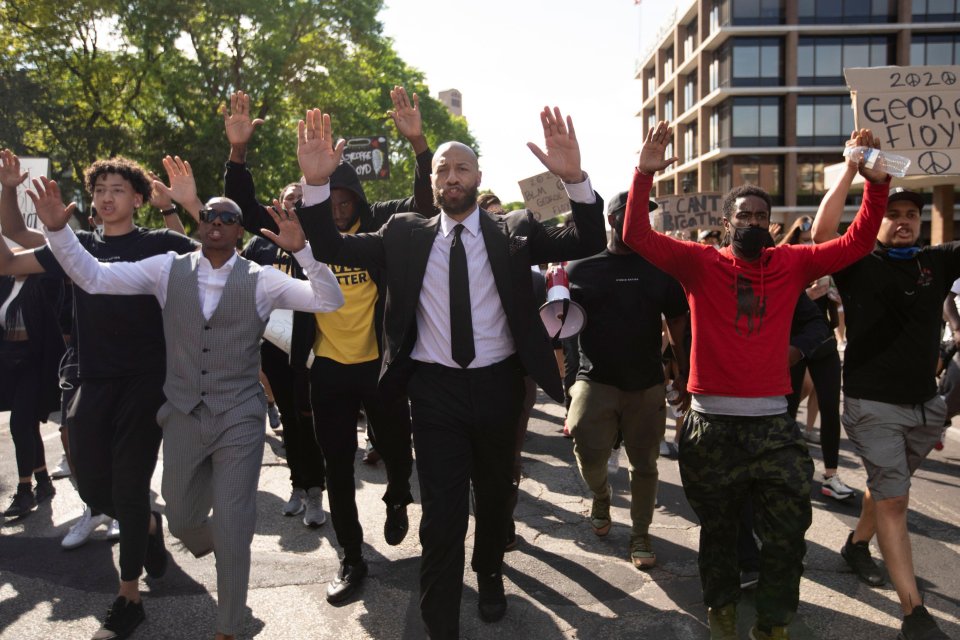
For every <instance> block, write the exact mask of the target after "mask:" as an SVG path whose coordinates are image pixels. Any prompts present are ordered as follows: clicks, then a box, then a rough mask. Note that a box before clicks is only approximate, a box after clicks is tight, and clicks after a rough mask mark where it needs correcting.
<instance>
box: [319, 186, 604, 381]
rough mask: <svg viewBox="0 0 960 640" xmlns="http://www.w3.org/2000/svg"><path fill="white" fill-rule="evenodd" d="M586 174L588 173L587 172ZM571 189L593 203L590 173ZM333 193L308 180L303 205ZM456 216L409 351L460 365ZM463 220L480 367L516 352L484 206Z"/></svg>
mask: <svg viewBox="0 0 960 640" xmlns="http://www.w3.org/2000/svg"><path fill="white" fill-rule="evenodd" d="M584 175H586V174H584ZM564 187H565V188H566V190H567V195H568V196H569V197H570V199H571V200H573V201H574V202H580V203H584V204H591V203H593V202H596V194H594V192H593V187H592V186H591V184H590V178H589V177H586V178H585V179H584V181H583V182H579V183H576V184H567V183H564ZM328 197H330V186H329V183H328V184H326V185H323V186H311V185H307V184H304V185H303V205H304V206H311V205H315V204H319V203H321V202H323V201H324V200H326V199H327V198H328ZM457 224H458V223H457V221H456V220H454V219H453V218H451V217H450V216H448V215H447V213H446V212H444V211H442V212H441V213H440V230H439V233H437V237H436V239H435V240H434V242H433V247H432V248H431V249H430V257H429V259H428V261H427V270H426V273H425V274H424V276H423V286H422V287H421V288H420V300H419V303H418V304H417V342H416V344H415V345H414V347H413V351H412V352H411V353H410V357H411V358H412V359H413V360H418V361H420V362H433V363H436V364H442V365H444V366H447V367H451V368H454V369H460V368H461V367H460V365H458V364H457V363H456V362H454V360H453V355H452V351H453V350H452V347H451V344H450V247H451V244H452V242H453V238H454V232H453V228H454V227H455V226H456V225H457ZM462 224H463V225H464V227H465V228H464V230H463V232H461V234H460V240H461V241H462V242H463V248H464V250H465V251H466V254H467V273H468V277H469V279H470V310H471V314H472V317H473V347H474V353H475V354H476V357H474V359H473V362H471V363H470V365H469V366H468V367H467V368H469V369H475V368H478V367H486V366H489V365H491V364H496V363H497V362H500V361H501V360H505V359H506V358H508V357H510V356H511V355H512V354H513V353H515V352H516V350H517V348H516V345H515V344H514V342H513V335H512V334H511V333H510V327H509V326H508V325H507V316H506V314H505V313H504V311H503V305H502V304H501V302H500V294H499V292H498V291H497V284H496V282H495V281H494V279H493V271H492V270H491V268H490V260H489V258H488V257H487V247H486V245H485V244H484V242H483V235H482V232H481V230H480V208H479V207H476V208H474V210H473V212H472V213H470V215H469V216H467V217H466V218H465V219H464V220H463V222H462Z"/></svg>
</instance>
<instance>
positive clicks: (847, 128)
mask: <svg viewBox="0 0 960 640" xmlns="http://www.w3.org/2000/svg"><path fill="white" fill-rule="evenodd" d="M851 131H853V108H852V107H851V104H850V96H849V95H840V96H799V97H798V98H797V144H798V145H801V146H809V145H818V146H819V145H830V146H833V145H841V144H843V143H844V141H845V140H846V139H847V138H849V137H850V132H851Z"/></svg>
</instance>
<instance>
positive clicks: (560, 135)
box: [527, 107, 584, 182]
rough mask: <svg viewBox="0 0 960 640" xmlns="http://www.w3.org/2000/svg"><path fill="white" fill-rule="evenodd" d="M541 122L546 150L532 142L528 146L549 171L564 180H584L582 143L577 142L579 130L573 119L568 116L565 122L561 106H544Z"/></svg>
mask: <svg viewBox="0 0 960 640" xmlns="http://www.w3.org/2000/svg"><path fill="white" fill-rule="evenodd" d="M540 122H541V124H543V140H544V146H545V147H546V148H547V150H546V152H544V151H543V150H542V149H541V148H540V147H538V146H537V145H535V144H534V143H532V142H528V143H527V147H529V148H530V151H532V152H533V155H535V156H537V159H538V160H540V162H542V163H543V166H545V167H546V168H547V170H548V171H550V172H551V173H553V174H555V175H557V176H559V177H560V179H561V180H563V181H564V182H583V179H584V176H583V169H581V168H580V143H578V142H577V132H576V131H574V129H573V120H572V119H571V118H570V116H567V120H566V123H564V120H563V116H562V115H561V114H560V108H559V107H554V108H553V111H552V112H551V111H550V107H544V108H543V111H541V112H540Z"/></svg>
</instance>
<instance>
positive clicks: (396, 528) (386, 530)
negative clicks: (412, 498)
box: [383, 504, 410, 547]
mask: <svg viewBox="0 0 960 640" xmlns="http://www.w3.org/2000/svg"><path fill="white" fill-rule="evenodd" d="M409 528H410V521H409V520H407V505H405V504H395V505H387V521H386V522H384V523H383V538H384V540H386V541H387V544H389V545H390V546H392V547H395V546H397V545H398V544H400V543H401V542H403V539H404V538H406V537H407V529H409Z"/></svg>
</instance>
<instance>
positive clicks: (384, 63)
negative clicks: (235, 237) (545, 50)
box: [0, 0, 476, 199]
mask: <svg viewBox="0 0 960 640" xmlns="http://www.w3.org/2000/svg"><path fill="white" fill-rule="evenodd" d="M381 6H382V2H380V1H379V0H374V1H372V2H371V1H369V0H339V1H338V2H322V1H320V0H230V1H227V0H214V1H213V2H205V3H195V2H187V1H185V0H130V1H128V2H116V1H111V0H81V1H80V2H74V3H66V4H64V3H59V2H54V1H52V0H30V1H29V2H28V1H26V0H0V23H2V24H3V25H4V29H3V30H0V91H2V95H3V96H4V99H3V100H0V146H8V147H10V148H12V149H14V151H16V152H17V153H19V154H21V155H42V156H48V157H50V158H51V159H52V161H53V165H54V173H55V175H58V176H59V175H61V174H67V175H72V177H73V182H74V184H73V185H70V184H66V185H64V187H65V189H67V190H68V191H67V192H68V193H69V189H70V188H71V187H74V188H75V186H76V184H79V179H80V176H82V171H83V169H84V168H85V167H86V166H87V165H88V164H89V163H90V162H92V161H93V160H95V159H97V158H102V157H109V156H112V155H118V154H120V155H126V156H128V157H131V158H134V159H136V160H138V161H140V162H142V163H143V164H144V165H146V166H148V167H150V168H152V169H153V170H154V171H157V172H158V173H159V174H160V175H161V176H162V171H161V166H160V159H161V158H162V157H163V156H164V155H167V154H170V155H179V156H181V157H183V158H185V159H188V160H189V161H190V163H191V165H192V166H193V168H194V172H195V174H196V176H197V182H198V190H199V193H200V194H201V197H206V196H209V195H213V194H218V193H221V192H222V181H221V176H222V172H223V162H224V161H225V160H226V158H227V153H228V146H227V142H226V139H225V137H224V134H223V123H222V119H221V117H220V115H219V108H220V105H221V104H223V103H225V102H226V101H227V99H228V96H229V95H230V93H231V92H233V91H236V90H238V89H240V90H243V91H246V92H247V93H249V94H251V96H252V97H253V100H254V104H255V105H256V107H255V110H256V112H257V115H258V117H262V118H264V119H265V120H266V122H265V124H264V125H263V126H262V127H260V129H259V130H258V132H257V134H256V136H255V138H254V140H253V144H252V146H251V149H250V155H249V157H248V162H249V164H250V165H251V169H252V170H253V171H254V172H255V175H256V179H257V186H258V189H259V190H260V191H261V194H262V196H263V197H264V198H265V199H266V198H267V197H269V196H271V195H274V194H276V193H277V192H278V191H279V189H280V188H281V187H282V186H283V185H284V184H286V183H288V182H290V181H291V180H294V179H296V177H297V176H298V175H299V170H298V167H297V161H296V153H295V149H296V133H295V132H296V123H297V120H298V119H300V118H301V117H302V116H303V112H304V111H305V109H307V108H311V107H320V108H322V109H324V110H325V111H328V112H330V113H331V114H332V116H333V122H334V132H335V135H338V136H347V135H349V136H355V135H386V136H387V137H388V138H390V141H391V156H390V160H391V177H390V179H389V180H383V181H368V182H366V183H365V184H364V186H365V188H366V190H367V194H368V198H370V199H388V198H395V197H403V196H405V195H408V194H409V192H410V185H411V184H412V180H413V169H414V166H415V163H414V159H413V158H412V152H411V150H410V148H409V145H408V144H407V143H406V141H405V140H402V139H400V138H399V137H398V135H397V134H396V131H395V130H394V128H393V125H392V122H391V121H390V118H389V116H388V115H387V112H388V110H389V109H390V107H391V102H390V95H389V92H390V89H391V88H392V87H393V85H395V84H400V85H404V86H405V87H406V88H407V90H408V92H409V93H414V92H416V93H418V94H419V96H420V105H421V110H422V113H423V119H424V129H425V133H426V135H427V138H428V140H429V141H430V142H431V144H432V145H436V143H437V142H438V141H441V140H447V139H457V140H461V141H463V142H465V143H467V144H472V145H475V144H476V143H475V140H474V139H473V137H472V136H471V135H470V132H469V130H468V128H467V124H466V121H465V120H463V119H462V118H458V117H454V116H452V115H451V114H450V113H449V112H448V111H447V109H446V108H445V107H444V106H443V105H442V104H441V103H439V102H438V101H437V100H435V99H432V98H429V97H428V94H429V91H428V88H427V86H426V85H425V83H424V78H423V75H422V73H420V72H419V71H417V70H416V69H413V68H411V67H410V66H408V65H407V64H406V63H404V62H403V60H401V59H400V58H399V57H398V56H397V54H396V52H395V51H394V50H393V47H392V44H391V43H390V41H389V40H388V39H387V38H385V37H384V36H383V34H382V26H381V25H380V23H379V22H378V20H377V14H378V13H379V11H380V8H381ZM51 16H56V19H55V20H51V19H50V17H51ZM67 182H70V180H67Z"/></svg>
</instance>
